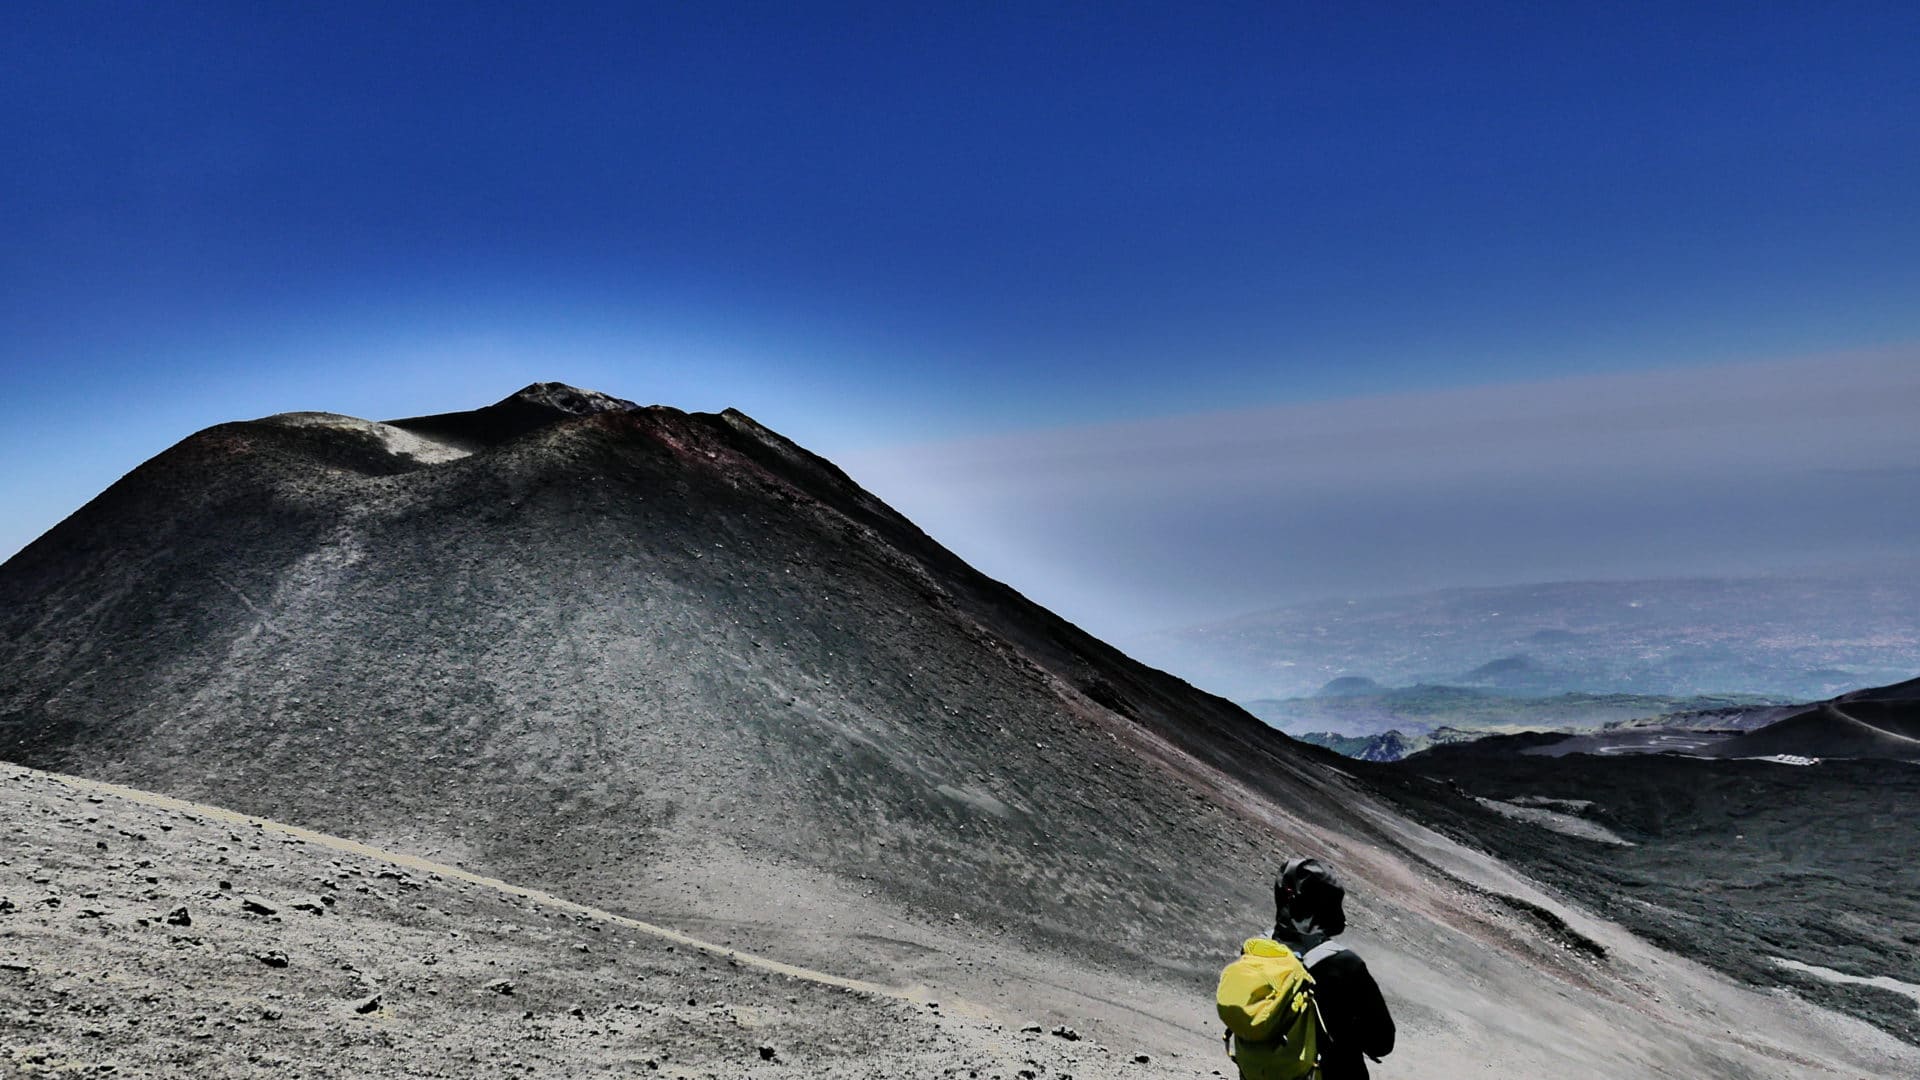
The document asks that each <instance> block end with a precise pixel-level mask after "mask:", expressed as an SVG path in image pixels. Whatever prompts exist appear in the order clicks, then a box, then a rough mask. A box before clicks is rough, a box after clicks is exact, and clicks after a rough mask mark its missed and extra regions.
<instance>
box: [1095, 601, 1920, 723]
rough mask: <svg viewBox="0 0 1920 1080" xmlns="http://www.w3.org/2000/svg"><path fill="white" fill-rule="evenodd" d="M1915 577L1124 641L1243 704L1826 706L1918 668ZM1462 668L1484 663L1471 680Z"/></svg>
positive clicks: (1230, 624)
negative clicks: (1485, 699) (1363, 690)
mask: <svg viewBox="0 0 1920 1080" xmlns="http://www.w3.org/2000/svg"><path fill="white" fill-rule="evenodd" d="M1915 611H1920V573H1916V572H1914V571H1912V570H1910V569H1904V568H1903V569H1901V570H1899V571H1897V572H1893V571H1890V572H1889V573H1888V575H1886V576H1881V577H1869V576H1866V575H1853V576H1848V575H1841V574H1835V575H1831V576H1804V577H1792V576H1779V577H1741V578H1684V579H1671V580H1639V581H1585V582H1551V583H1544V584H1535V585H1512V586H1498V587H1490V588H1473V589H1449V590H1444V591H1439V592H1430V593H1418V594H1412V595H1404V596H1389V597H1354V598H1347V599H1330V600H1324V601H1315V602H1311V603H1300V604H1292V605H1288V606H1286V607H1279V608H1274V609H1271V610H1268V611H1262V612H1257V613H1254V614H1249V615H1245V616H1241V617H1239V618H1234V619H1227V620H1222V621H1219V622H1213V623H1208V624H1205V625H1201V626H1193V627H1187V628H1184V629H1179V630H1169V631H1165V632H1162V633H1156V634H1148V635H1142V636H1140V637H1136V638H1133V639H1130V640H1128V641H1125V642H1122V644H1123V645H1124V646H1125V647H1126V648H1127V650H1128V652H1129V653H1131V654H1132V655H1134V656H1137V657H1139V658H1141V659H1143V660H1145V661H1147V662H1148V663H1151V664H1155V665H1156V666H1160V667H1164V668H1166V669H1168V670H1170V671H1173V672H1176V673H1178V674H1180V675H1182V676H1184V677H1186V678H1188V679H1190V680H1192V681H1193V682H1194V683H1196V684H1198V685H1200V686H1203V687H1206V688H1207V689H1209V690H1212V691H1214V692H1216V693H1219V694H1223V695H1225V696H1227V697H1231V698H1233V699H1235V700H1237V701H1257V700H1264V699H1285V698H1296V697H1306V696H1309V695H1313V694H1316V693H1319V692H1320V691H1321V688H1322V687H1323V686H1324V685H1325V684H1326V683H1327V682H1328V681H1329V680H1331V679H1334V678H1336V677H1340V676H1345V675H1349V674H1353V673H1364V675H1365V676H1366V677H1367V678H1369V679H1372V680H1373V681H1375V682H1376V683H1379V684H1382V685H1386V686H1411V685H1414V684H1418V683H1448V684H1454V685H1459V684H1461V683H1462V682H1468V683H1474V684H1478V685H1482V686H1484V687H1485V688H1487V689H1500V690H1505V691H1508V692H1513V693H1528V694H1536V695H1540V696H1548V697H1550V696H1553V695H1556V694H1561V693H1571V692H1576V691H1584V692H1590V693H1628V694H1653V695H1665V696H1669V697H1689V696H1692V695H1696V694H1706V695H1714V694H1752V695H1757V696H1760V697H1763V698H1768V699H1772V700H1780V701H1818V700H1821V699H1823V698H1827V697H1831V696H1833V695H1835V694H1838V693H1842V692H1844V691H1846V690H1850V689H1852V688H1854V687H1859V686H1872V685H1879V684H1883V683H1889V682H1892V681H1894V680H1897V679H1903V678H1906V677H1908V676H1909V675H1911V674H1912V673H1913V672H1914V671H1916V670H1920V624H1916V622H1915V620H1914V618H1913V613H1914V612H1915ZM1467 673H1475V674H1474V675H1473V677H1472V678H1466V677H1465V676H1466V674H1467Z"/></svg>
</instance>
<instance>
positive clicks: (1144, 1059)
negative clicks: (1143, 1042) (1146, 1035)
mask: <svg viewBox="0 0 1920 1080" xmlns="http://www.w3.org/2000/svg"><path fill="white" fill-rule="evenodd" d="M1152 1060H1153V1059H1152V1058H1150V1057H1148V1056H1147V1055H1145V1054H1135V1055H1133V1063H1134V1064H1135V1065H1145V1064H1147V1063H1148V1062H1150V1061H1152Z"/></svg>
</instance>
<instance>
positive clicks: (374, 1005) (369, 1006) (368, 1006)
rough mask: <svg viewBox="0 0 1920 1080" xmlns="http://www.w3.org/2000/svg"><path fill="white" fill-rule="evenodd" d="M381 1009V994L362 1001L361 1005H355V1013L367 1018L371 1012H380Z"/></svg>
mask: <svg viewBox="0 0 1920 1080" xmlns="http://www.w3.org/2000/svg"><path fill="white" fill-rule="evenodd" d="M379 1009H380V995H379V994H375V995H373V996H372V997H369V998H366V999H364V1000H362V1001H360V1002H359V1003H357V1004H356V1005H354V1007H353V1011H354V1012H357V1013H359V1014H360V1015H361V1016H365V1015H367V1014H368V1013H371V1012H378V1011H379Z"/></svg>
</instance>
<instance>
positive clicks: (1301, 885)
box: [1273, 859, 1347, 948]
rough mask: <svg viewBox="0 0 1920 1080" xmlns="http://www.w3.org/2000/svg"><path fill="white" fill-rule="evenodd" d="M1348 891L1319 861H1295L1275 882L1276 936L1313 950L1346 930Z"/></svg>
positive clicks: (1331, 871)
mask: <svg viewBox="0 0 1920 1080" xmlns="http://www.w3.org/2000/svg"><path fill="white" fill-rule="evenodd" d="M1346 898H1347V890H1346V887H1345V886H1343V885H1341V884H1340V878H1339V877H1338V876H1337V875H1335V874H1334V872H1333V869H1332V868H1331V867H1329V866H1327V865H1326V864H1325V863H1323V862H1321V861H1320V860H1318V859H1292V860H1289V861H1288V863H1287V865H1286V867H1285V868H1284V869H1282V870H1281V871H1280V876H1279V877H1278V878H1276V879H1274V882H1273V936H1274V939H1275V940H1277V941H1281V942H1285V943H1287V944H1289V945H1299V946H1304V947H1306V948H1312V947H1313V946H1314V945H1317V944H1319V943H1320V942H1322V941H1325V940H1326V939H1328V938H1330V937H1333V936H1335V935H1336V934H1338V933H1340V931H1342V930H1345V929H1346V928H1347V913H1346V909H1345V903H1346Z"/></svg>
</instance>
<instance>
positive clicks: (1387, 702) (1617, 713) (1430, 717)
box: [1241, 685, 1775, 746]
mask: <svg viewBox="0 0 1920 1080" xmlns="http://www.w3.org/2000/svg"><path fill="white" fill-rule="evenodd" d="M1241 704H1242V705H1243V706H1244V707H1245V708H1246V709H1247V711H1248V712H1251V713H1253V714H1254V715H1255V716H1258V717H1259V718H1261V719H1262V720H1265V721H1266V722H1268V723H1269V724H1272V725H1274V726H1275V727H1278V728H1280V729H1281V730H1283V731H1286V732H1288V733H1290V734H1295V735H1296V736H1297V737H1301V738H1307V735H1306V733H1309V732H1318V733H1323V734H1326V735H1333V736H1340V737H1346V738H1361V739H1365V738H1368V737H1371V736H1374V735H1379V734H1382V733H1384V732H1387V731H1394V730H1397V731H1400V732H1402V733H1404V734H1406V735H1408V736H1415V735H1421V734H1425V733H1429V732H1432V731H1434V730H1436V729H1438V728H1457V729H1461V730H1464V731H1475V732H1480V733H1486V732H1494V731H1516V730H1540V729H1546V730H1568V729H1587V728H1599V727H1604V726H1606V725H1608V724H1615V723H1621V722H1624V721H1632V720H1635V719H1637V718H1643V717H1659V716H1664V715H1670V714H1675V713H1690V712H1698V713H1702V714H1706V713H1720V712H1724V711H1738V710H1742V709H1759V708H1765V707H1769V706H1771V705H1773V704H1775V703H1774V702H1771V701H1769V700H1768V699H1766V698H1759V697H1753V696H1743V695H1722V696H1713V697H1706V696H1702V697H1668V696H1663V695H1657V694H1560V695H1557V696H1554V697H1522V696H1517V695H1512V694H1505V693H1500V692H1496V691H1494V690H1489V689H1484V688H1479V687H1467V686H1444V685H1424V686H1402V687H1377V688H1376V690H1375V691H1374V692H1372V693H1360V692H1357V691H1356V692H1353V693H1348V694H1338V695H1327V694H1325V693H1322V694H1318V695H1315V696H1313V697H1306V698H1285V699H1272V698H1269V699H1265V700H1259V701H1246V702H1242V703H1241ZM1309 741H1315V740H1311V739H1309ZM1321 745H1328V746H1331V745H1333V744H1331V743H1322V744H1321Z"/></svg>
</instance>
